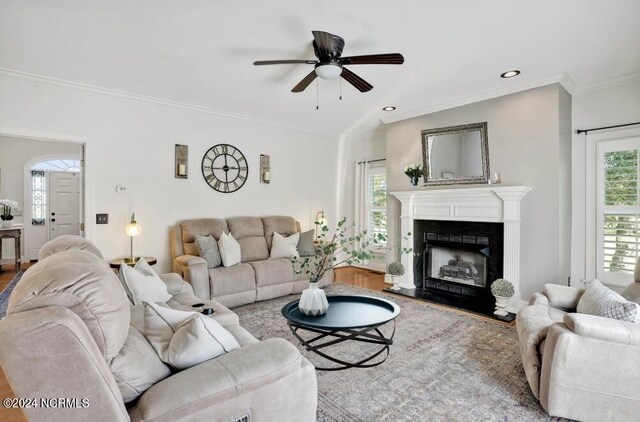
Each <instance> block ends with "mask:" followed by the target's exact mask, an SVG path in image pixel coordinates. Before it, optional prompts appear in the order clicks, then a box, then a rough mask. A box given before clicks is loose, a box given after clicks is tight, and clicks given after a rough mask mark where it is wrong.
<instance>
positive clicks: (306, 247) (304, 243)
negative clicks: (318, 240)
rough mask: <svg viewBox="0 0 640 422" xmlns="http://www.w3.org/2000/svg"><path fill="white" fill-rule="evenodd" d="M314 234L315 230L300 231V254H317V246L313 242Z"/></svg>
mask: <svg viewBox="0 0 640 422" xmlns="http://www.w3.org/2000/svg"><path fill="white" fill-rule="evenodd" d="M314 235H315V231H314V230H309V231H306V232H304V233H300V240H298V254H300V256H314V255H315V254H316V247H315V245H314V244H313V237H314Z"/></svg>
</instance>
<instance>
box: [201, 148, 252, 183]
mask: <svg viewBox="0 0 640 422" xmlns="http://www.w3.org/2000/svg"><path fill="white" fill-rule="evenodd" d="M248 174H249V167H248V166H247V160H246V158H244V154H242V152H240V150H239V149H238V148H236V147H234V146H233V145H229V144H219V145H215V146H213V147H211V148H209V150H208V151H207V152H206V153H205V154H204V157H202V176H203V177H204V180H205V181H206V182H207V183H208V184H209V186H211V187H212V188H213V189H215V190H217V191H218V192H222V193H231V192H235V191H237V190H238V189H240V188H241V187H242V186H243V185H244V182H246V181H247V176H248Z"/></svg>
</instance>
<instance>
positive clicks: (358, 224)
mask: <svg viewBox="0 0 640 422" xmlns="http://www.w3.org/2000/svg"><path fill="white" fill-rule="evenodd" d="M370 168H371V165H370V164H369V163H367V162H363V163H356V169H355V171H356V189H355V193H356V203H355V210H354V211H355V212H354V221H355V232H356V233H360V232H362V231H364V230H368V228H369V212H368V210H369V170H370Z"/></svg>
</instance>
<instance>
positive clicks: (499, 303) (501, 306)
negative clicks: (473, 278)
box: [493, 296, 509, 316]
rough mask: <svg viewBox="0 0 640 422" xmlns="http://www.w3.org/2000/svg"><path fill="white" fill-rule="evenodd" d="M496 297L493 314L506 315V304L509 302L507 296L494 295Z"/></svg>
mask: <svg viewBox="0 0 640 422" xmlns="http://www.w3.org/2000/svg"><path fill="white" fill-rule="evenodd" d="M495 298H496V310H495V311H494V312H493V314H494V315H498V316H507V314H509V312H507V310H506V309H507V305H508V304H509V298H508V297H502V296H495Z"/></svg>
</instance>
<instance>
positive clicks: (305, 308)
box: [298, 283, 329, 316]
mask: <svg viewBox="0 0 640 422" xmlns="http://www.w3.org/2000/svg"><path fill="white" fill-rule="evenodd" d="M298 309H300V312H302V313H303V314H305V315H309V316H319V315H324V314H326V313H327V309H329V301H328V300H327V295H326V294H325V293H324V290H322V289H321V288H320V287H318V283H309V288H308V289H305V290H303V291H302V295H301V296H300V302H298Z"/></svg>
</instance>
